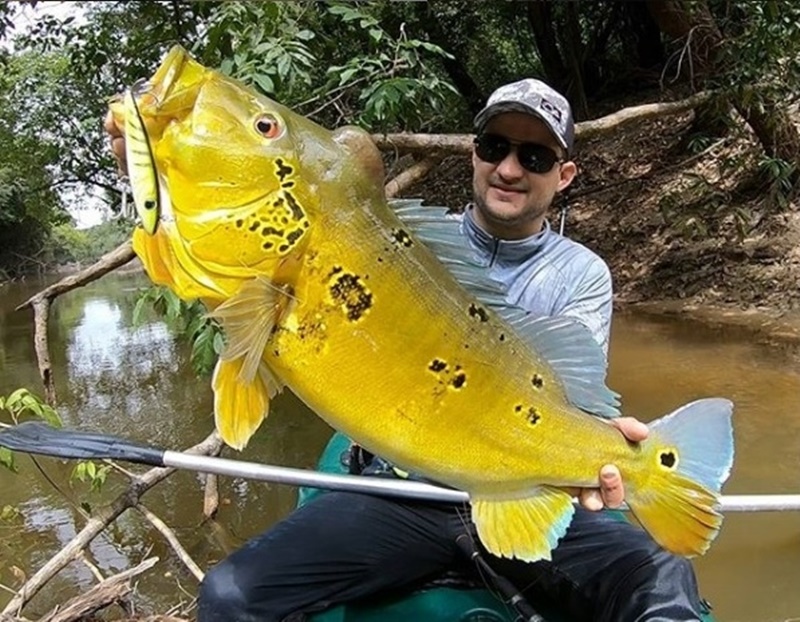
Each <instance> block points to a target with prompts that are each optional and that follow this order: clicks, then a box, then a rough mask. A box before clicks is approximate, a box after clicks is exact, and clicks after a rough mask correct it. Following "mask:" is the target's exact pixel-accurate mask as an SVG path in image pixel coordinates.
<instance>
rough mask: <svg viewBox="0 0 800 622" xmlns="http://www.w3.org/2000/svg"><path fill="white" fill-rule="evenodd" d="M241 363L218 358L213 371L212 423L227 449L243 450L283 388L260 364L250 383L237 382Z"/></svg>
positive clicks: (235, 360) (238, 360) (240, 360)
mask: <svg viewBox="0 0 800 622" xmlns="http://www.w3.org/2000/svg"><path fill="white" fill-rule="evenodd" d="M243 365H244V359H242V358H238V359H234V360H230V361H226V360H223V359H222V358H220V359H219V360H218V361H217V365H216V367H215V368H214V376H213V378H212V381H211V386H212V388H213V389H214V421H215V423H216V426H217V431H218V432H219V435H220V436H221V437H222V440H223V441H225V443H226V444H227V445H229V446H230V447H233V448H234V449H244V447H245V445H247V442H248V441H249V440H250V438H251V437H252V436H253V434H254V433H255V431H256V430H257V429H258V426H259V425H261V422H262V421H264V419H265V418H266V416H267V414H268V413H269V400H270V398H272V397H273V396H274V395H275V394H276V393H278V392H279V391H280V389H281V388H282V384H280V382H279V381H278V380H277V379H276V378H275V376H274V375H273V374H272V372H271V371H270V370H269V369H268V368H267V366H266V365H264V364H263V363H262V364H261V365H260V366H259V369H258V373H257V374H256V376H255V378H254V379H253V380H252V381H251V382H242V381H241V379H240V376H241V368H242V366H243Z"/></svg>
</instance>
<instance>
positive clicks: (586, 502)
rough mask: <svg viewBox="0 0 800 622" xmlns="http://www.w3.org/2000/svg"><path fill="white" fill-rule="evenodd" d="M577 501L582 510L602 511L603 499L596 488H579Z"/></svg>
mask: <svg viewBox="0 0 800 622" xmlns="http://www.w3.org/2000/svg"><path fill="white" fill-rule="evenodd" d="M578 501H580V504H581V505H582V506H583V507H584V508H586V509H587V510H591V511H592V512H597V511H598V510H602V509H603V497H602V496H601V495H600V491H599V490H598V489H597V488H581V491H580V494H579V495H578Z"/></svg>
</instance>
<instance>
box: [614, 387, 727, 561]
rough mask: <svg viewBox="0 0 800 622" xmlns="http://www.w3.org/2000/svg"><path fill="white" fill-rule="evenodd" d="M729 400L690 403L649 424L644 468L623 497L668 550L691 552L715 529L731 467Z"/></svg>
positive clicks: (700, 551)
mask: <svg viewBox="0 0 800 622" xmlns="http://www.w3.org/2000/svg"><path fill="white" fill-rule="evenodd" d="M732 412H733V404H732V403H731V402H730V401H728V400H726V399H721V398H709V399H702V400H697V401H695V402H691V403H689V404H687V405H685V406H683V407H681V408H679V409H678V410H676V411H674V412H672V413H670V414H669V415H667V416H665V417H662V418H661V419H658V420H657V421H654V422H653V423H651V424H650V437H649V438H648V440H647V441H646V443H647V446H648V448H647V449H646V455H647V458H646V460H647V461H648V462H649V464H648V465H647V469H648V473H647V474H646V476H645V477H646V479H645V480H643V482H644V483H643V485H638V486H637V487H636V489H635V490H634V491H632V494H630V493H629V494H628V495H626V501H627V502H628V505H630V508H631V510H632V511H633V513H634V514H635V516H636V518H637V519H638V520H639V522H640V523H641V524H642V526H643V527H644V528H645V529H646V530H647V531H648V532H649V533H650V535H651V536H653V538H654V539H655V540H656V542H658V543H659V544H660V545H661V546H663V547H664V548H665V549H667V550H668V551H670V552H672V553H675V554H677V555H684V556H686V557H694V556H696V555H702V554H703V553H705V552H706V551H707V550H708V548H709V546H711V542H713V540H714V538H715V537H716V536H717V534H718V533H719V530H720V527H721V525H722V514H720V512H719V494H720V490H721V489H722V484H723V483H724V482H725V480H727V479H728V475H729V474H730V470H731V467H732V466H733V453H734V449H733V428H732V426H731V414H732Z"/></svg>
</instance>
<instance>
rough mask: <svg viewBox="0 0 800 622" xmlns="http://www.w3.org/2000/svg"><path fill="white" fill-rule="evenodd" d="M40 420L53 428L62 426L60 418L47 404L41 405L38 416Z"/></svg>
mask: <svg viewBox="0 0 800 622" xmlns="http://www.w3.org/2000/svg"><path fill="white" fill-rule="evenodd" d="M40 416H41V417H42V419H44V420H45V421H46V422H47V423H49V424H50V425H51V426H53V427H55V428H60V427H62V426H63V425H64V424H63V422H62V421H61V417H60V416H59V414H58V413H57V412H56V410H55V408H53V407H52V406H50V405H49V404H45V403H42V413H41V415H40Z"/></svg>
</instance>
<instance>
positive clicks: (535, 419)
mask: <svg viewBox="0 0 800 622" xmlns="http://www.w3.org/2000/svg"><path fill="white" fill-rule="evenodd" d="M525 419H527V421H528V423H530V424H531V425H536V424H537V423H539V421H541V420H542V416H541V415H540V414H539V411H538V410H536V409H535V408H534V407H533V406H531V407H530V408H528V414H527V415H526V416H525Z"/></svg>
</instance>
